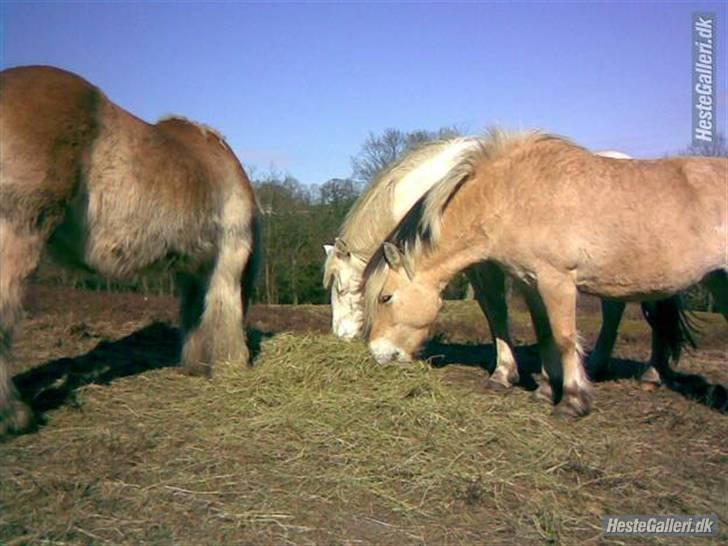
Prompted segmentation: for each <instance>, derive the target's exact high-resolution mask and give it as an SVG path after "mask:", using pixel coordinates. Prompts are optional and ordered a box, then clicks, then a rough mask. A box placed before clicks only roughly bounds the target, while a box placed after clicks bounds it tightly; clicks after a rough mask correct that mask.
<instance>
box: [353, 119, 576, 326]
mask: <svg viewBox="0 0 728 546" xmlns="http://www.w3.org/2000/svg"><path fill="white" fill-rule="evenodd" d="M477 140H478V144H479V145H478V146H476V147H474V148H471V149H469V150H468V151H467V152H465V153H463V154H462V155H461V156H460V157H459V159H458V161H457V163H455V164H454V165H453V167H452V168H451V169H450V170H449V171H448V172H447V174H446V175H445V176H444V177H442V178H441V179H440V180H439V181H438V182H436V183H435V184H433V185H432V187H431V188H430V189H429V190H428V191H427V192H425V194H424V195H422V197H420V199H419V200H418V201H417V202H416V203H415V204H414V205H413V206H412V208H411V209H410V210H409V212H408V213H407V214H406V215H405V216H404V217H403V218H402V220H401V221H400V222H399V224H398V225H397V227H395V228H394V230H393V231H392V232H391V233H390V234H389V236H388V237H386V239H384V241H386V242H390V243H393V244H394V245H396V246H397V247H398V248H399V249H400V250H401V251H402V253H403V254H404V259H405V260H406V261H407V262H408V267H410V269H411V270H412V271H414V270H415V265H416V263H417V262H418V260H419V259H420V257H421V256H422V255H423V254H424V253H426V252H429V251H430V250H432V249H433V248H434V247H436V246H437V244H438V243H439V241H440V227H441V224H442V216H443V214H444V212H445V210H446V208H447V205H448V203H449V202H450V200H451V199H452V197H453V196H454V195H455V194H456V193H457V191H458V190H459V189H460V188H461V187H462V186H463V184H464V183H465V182H466V181H467V180H468V179H470V178H471V177H472V175H473V174H474V172H475V170H476V168H477V167H478V166H479V165H481V164H482V163H483V162H485V161H492V160H494V159H497V158H498V157H500V156H502V155H503V154H505V153H506V152H508V151H510V150H511V149H512V148H514V147H515V146H521V145H526V144H529V145H530V144H535V143H537V142H540V141H544V140H560V141H563V142H568V141H566V140H565V139H563V138H561V137H557V136H554V135H549V134H546V133H543V132H540V131H528V132H506V131H503V130H500V129H490V130H489V131H488V133H487V135H486V136H484V137H480V138H478V139H477ZM569 144H570V145H571V143H569ZM383 249H384V243H383V242H382V243H381V244H380V245H379V247H378V248H377V250H376V251H375V252H374V254H373V255H372V256H371V258H370V260H369V262H368V263H367V266H366V268H365V269H364V273H363V274H362V281H361V289H362V290H363V291H364V331H365V334H366V335H368V333H369V331H370V328H371V324H372V321H373V319H374V315H375V312H376V309H377V306H378V304H379V303H378V300H379V293H380V292H381V290H382V287H383V286H384V281H385V279H386V274H387V262H386V260H385V259H384V250H383Z"/></svg>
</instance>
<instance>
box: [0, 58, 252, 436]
mask: <svg viewBox="0 0 728 546" xmlns="http://www.w3.org/2000/svg"><path fill="white" fill-rule="evenodd" d="M0 131H1V134H2V139H0V173H1V177H2V178H1V180H0V263H1V264H2V267H0V435H2V434H3V433H6V432H13V431H16V432H19V431H22V430H23V429H25V428H26V427H27V426H28V425H29V424H30V422H31V420H32V413H31V411H30V409H29V408H28V407H27V406H26V405H25V404H23V403H22V402H21V401H20V399H19V396H18V394H17V392H16V390H15V388H14V386H13V383H12V380H11V379H10V374H9V368H8V360H9V357H10V348H11V336H12V330H13V327H14V325H15V323H16V322H17V321H18V318H19V315H20V312H21V300H22V295H23V288H24V284H25V281H26V280H27V278H28V277H29V275H30V274H31V273H32V272H33V271H34V270H35V269H36V267H37V265H38V261H39V258H40V256H41V253H42V252H43V251H44V249H45V250H47V251H48V253H49V255H50V256H52V257H54V258H56V259H58V260H60V261H61V263H62V264H64V265H70V266H77V267H82V268H84V269H85V270H90V271H95V272H98V273H99V274H102V275H105V276H110V277H114V278H124V277H128V276H130V275H133V274H135V273H139V272H143V271H147V270H150V269H152V268H164V269H166V270H168V271H170V272H172V273H174V274H175V278H176V282H177V287H178V291H179V294H180V298H181V329H182V333H183V338H184V339H183V347H182V357H181V358H182V365H183V366H184V367H185V368H186V369H187V370H188V371H190V372H193V373H200V372H206V373H209V371H210V369H211V366H212V365H213V364H214V363H215V362H219V361H223V360H224V361H231V362H235V363H240V364H247V363H248V362H249V353H248V348H247V345H246V336H245V329H244V317H245V313H246V310H247V304H248V297H249V295H250V293H251V290H252V288H253V282H254V278H255V273H256V269H257V264H258V261H259V253H260V250H261V249H260V245H259V244H258V242H257V241H258V235H259V228H258V222H259V219H258V216H257V214H258V213H257V208H256V201H255V196H254V193H253V189H252V187H251V185H250V181H249V180H248V178H247V176H246V174H245V172H244V171H243V169H242V167H241V165H240V162H239V161H238V160H237V158H236V157H235V154H234V153H233V151H232V150H231V149H230V147H229V146H228V145H227V143H226V142H225V140H224V139H223V138H222V136H220V135H219V134H217V133H216V132H215V131H213V130H212V129H209V128H208V127H205V126H203V125H199V124H196V123H192V122H190V121H187V120H186V119H183V118H178V117H171V118H168V119H163V120H160V121H159V122H158V123H156V124H154V125H150V124H148V123H145V122H144V121H142V120H140V119H139V118H137V117H135V116H133V115H132V114H130V113H128V112H126V111H125V110H123V109H122V108H120V107H119V106H117V105H115V104H114V103H113V102H111V101H110V100H109V99H108V98H107V97H106V95H104V93H103V92H102V91H101V90H99V89H98V88H97V87H94V86H93V85H91V84H90V83H88V82H87V81H85V80H83V79H82V78H80V77H78V76H76V75H74V74H71V73H69V72H66V71H63V70H60V69H57V68H52V67H43V66H30V67H19V68H12V69H9V70H5V71H3V72H2V73H0Z"/></svg>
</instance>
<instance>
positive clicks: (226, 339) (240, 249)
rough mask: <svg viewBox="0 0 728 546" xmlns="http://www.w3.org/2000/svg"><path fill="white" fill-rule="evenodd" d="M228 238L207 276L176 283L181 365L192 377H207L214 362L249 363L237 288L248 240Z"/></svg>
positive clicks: (249, 245) (247, 255) (249, 246)
mask: <svg viewBox="0 0 728 546" xmlns="http://www.w3.org/2000/svg"><path fill="white" fill-rule="evenodd" d="M234 233H236V232H234ZM251 236H252V235H251ZM230 239H231V240H226V241H223V243H222V244H221V251H220V255H219V256H218V259H217V261H216V263H215V267H214V269H213V270H212V272H211V273H210V274H207V275H200V276H198V277H191V276H186V277H182V278H181V282H180V283H179V287H180V294H181V297H182V306H181V307H182V309H181V311H182V317H181V319H182V329H183V334H184V344H183V347H182V365H183V366H184V367H185V368H186V370H187V371H189V372H190V373H193V374H195V375H200V374H204V375H209V374H210V373H211V372H212V366H213V365H214V364H215V363H217V362H223V361H227V362H232V363H236V364H248V362H249V353H248V347H247V344H246V339H245V325H244V321H243V318H244V317H243V298H242V292H241V289H242V287H241V285H242V277H243V272H244V270H245V267H246V265H247V263H248V260H249V259H250V257H251V253H252V241H250V242H249V243H248V239H247V238H245V240H243V241H241V240H240V239H239V238H237V239H234V238H232V237H230Z"/></svg>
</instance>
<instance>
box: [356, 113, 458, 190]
mask: <svg viewBox="0 0 728 546" xmlns="http://www.w3.org/2000/svg"><path fill="white" fill-rule="evenodd" d="M459 134H460V132H459V131H458V130H457V129H456V128H454V127H443V128H441V129H438V130H437V131H425V130H419V131H411V132H409V133H406V132H404V131H401V130H399V129H386V130H385V131H384V133H382V134H381V135H379V136H375V135H374V134H372V133H370V134H369V137H368V138H367V140H366V141H365V142H364V144H362V147H361V150H360V151H359V153H358V154H357V155H356V156H354V157H352V158H351V165H352V169H353V176H352V178H353V179H354V180H355V181H357V182H360V183H361V184H363V185H364V186H367V185H368V184H369V183H370V182H371V181H372V180H374V178H375V177H376V176H377V174H379V173H380V172H381V171H382V170H383V169H385V168H386V167H388V166H389V165H391V164H392V163H393V162H394V161H396V160H397V159H399V157H400V156H401V155H402V154H403V153H404V152H406V151H407V150H411V149H412V148H415V147H417V146H418V145H420V144H422V143H424V142H429V141H431V140H436V139H441V138H451V137H455V136H457V135H459Z"/></svg>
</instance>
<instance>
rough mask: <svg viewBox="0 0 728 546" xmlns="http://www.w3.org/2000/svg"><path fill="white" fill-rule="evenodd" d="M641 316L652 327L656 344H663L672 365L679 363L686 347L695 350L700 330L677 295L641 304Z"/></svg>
mask: <svg viewBox="0 0 728 546" xmlns="http://www.w3.org/2000/svg"><path fill="white" fill-rule="evenodd" d="M642 314H643V315H644V316H645V319H647V322H648V323H649V324H650V326H651V327H652V330H653V335H654V336H656V337H657V340H658V342H659V343H662V344H664V346H665V347H666V348H667V350H668V351H669V356H670V359H671V360H672V362H673V363H674V364H677V363H678V362H679V361H680V356H681V355H682V351H683V349H684V348H685V347H686V346H687V347H690V348H692V349H697V347H698V344H697V343H696V341H695V336H696V335H697V334H699V333H700V329H699V328H698V326H697V325H696V324H695V319H694V316H693V315H690V314H689V313H688V312H687V311H686V310H685V304H684V302H683V300H682V298H681V297H680V296H679V295H674V296H672V297H670V298H667V299H664V300H659V301H656V302H650V303H643V304H642Z"/></svg>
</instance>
